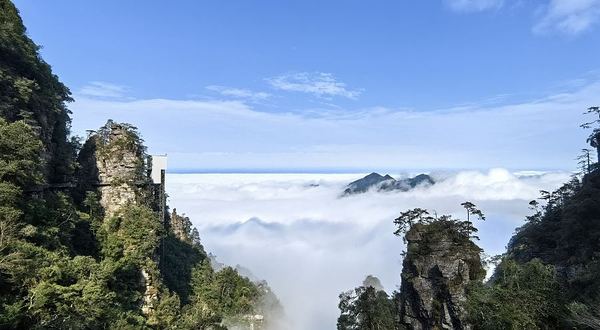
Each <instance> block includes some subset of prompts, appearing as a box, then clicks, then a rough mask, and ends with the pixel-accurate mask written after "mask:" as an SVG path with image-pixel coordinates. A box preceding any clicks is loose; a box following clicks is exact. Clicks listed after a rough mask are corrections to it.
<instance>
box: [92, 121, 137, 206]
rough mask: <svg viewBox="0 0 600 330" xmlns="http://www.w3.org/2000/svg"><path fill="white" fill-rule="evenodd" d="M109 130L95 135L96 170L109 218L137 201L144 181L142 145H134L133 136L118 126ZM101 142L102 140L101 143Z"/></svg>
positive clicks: (102, 200)
mask: <svg viewBox="0 0 600 330" xmlns="http://www.w3.org/2000/svg"><path fill="white" fill-rule="evenodd" d="M107 125H109V127H108V131H106V132H103V133H104V134H99V135H97V136H95V137H94V138H95V139H96V146H97V147H96V154H95V159H96V167H97V169H98V184H99V185H100V187H99V190H100V193H101V199H100V203H101V204H102V206H103V207H104V211H105V213H106V215H112V214H114V212H115V211H117V210H118V209H119V208H121V207H122V206H124V205H126V204H128V203H133V202H135V201H136V196H137V186H136V185H137V184H138V183H140V181H141V180H142V178H143V176H144V173H143V162H144V160H143V159H142V157H141V146H139V145H137V144H136V143H131V142H132V141H130V140H131V139H132V133H131V132H129V131H128V130H127V129H126V128H125V127H123V126H122V125H119V124H114V123H109V124H107ZM98 140H100V141H98Z"/></svg>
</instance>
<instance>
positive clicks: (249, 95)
mask: <svg viewBox="0 0 600 330" xmlns="http://www.w3.org/2000/svg"><path fill="white" fill-rule="evenodd" d="M206 89H207V90H209V91H213V92H217V93H219V94H221V95H223V96H229V97H234V98H238V99H248V100H250V101H253V102H257V101H264V100H266V99H268V98H269V97H271V96H272V95H271V94H269V93H265V92H253V91H251V90H247V89H239V88H231V87H225V86H217V85H210V86H206Z"/></svg>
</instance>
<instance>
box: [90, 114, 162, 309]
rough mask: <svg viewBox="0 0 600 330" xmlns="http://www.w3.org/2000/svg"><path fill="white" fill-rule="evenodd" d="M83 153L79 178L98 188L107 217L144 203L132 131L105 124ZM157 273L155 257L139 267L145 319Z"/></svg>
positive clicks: (141, 152)
mask: <svg viewBox="0 0 600 330" xmlns="http://www.w3.org/2000/svg"><path fill="white" fill-rule="evenodd" d="M84 149H85V150H86V151H85V152H84V156H85V157H84V158H83V159H80V161H81V163H82V165H83V166H82V167H83V168H82V169H81V170H80V177H81V178H83V179H84V180H85V181H84V182H87V181H91V182H92V186H96V187H97V188H98V191H99V192H100V204H101V205H102V207H103V209H104V214H105V215H106V216H107V217H111V216H120V214H119V212H120V211H122V210H123V207H127V205H135V204H139V203H138V202H139V201H141V200H144V199H147V196H146V195H147V194H149V192H150V191H151V189H150V188H151V186H150V185H149V182H150V181H149V178H148V175H147V173H146V164H145V149H144V146H143V145H142V140H141V139H140V137H139V135H138V134H137V133H136V131H135V128H134V127H132V126H129V125H127V124H117V123H114V122H112V121H109V122H108V123H107V124H106V125H105V126H104V127H102V128H100V130H98V132H96V134H95V135H93V136H91V137H90V138H89V139H88V141H86V145H84ZM145 202H148V201H147V200H146V201H145ZM127 248H135V247H127ZM157 269H158V257H157V255H156V253H154V254H153V255H151V256H148V260H146V262H145V264H143V265H141V267H140V282H141V283H142V285H143V286H144V292H143V293H142V299H141V301H140V305H141V309H142V312H143V313H144V314H145V315H149V314H151V312H152V310H153V309H154V305H155V302H156V301H157V300H158V288H157V285H158V281H157V278H156V277H157V275H156V274H157Z"/></svg>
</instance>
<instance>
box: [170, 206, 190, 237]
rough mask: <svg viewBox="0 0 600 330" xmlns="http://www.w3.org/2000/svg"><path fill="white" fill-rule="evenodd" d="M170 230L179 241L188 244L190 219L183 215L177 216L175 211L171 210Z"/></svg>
mask: <svg viewBox="0 0 600 330" xmlns="http://www.w3.org/2000/svg"><path fill="white" fill-rule="evenodd" d="M170 226H171V230H173V234H175V236H177V237H178V238H179V239H180V240H181V241H183V242H188V241H189V240H190V237H188V233H189V232H190V229H191V227H192V222H191V221H190V219H189V218H188V217H186V216H183V215H178V214H177V209H173V212H172V213H171V221H170Z"/></svg>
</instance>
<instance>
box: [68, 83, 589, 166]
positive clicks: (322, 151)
mask: <svg viewBox="0 0 600 330" xmlns="http://www.w3.org/2000/svg"><path fill="white" fill-rule="evenodd" d="M599 93H600V83H591V84H588V85H586V86H584V87H581V88H579V89H578V90H576V91H573V92H570V93H562V94H559V95H549V96H548V97H547V98H544V99H540V100H536V101H531V102H526V103H520V104H511V105H504V106H489V105H488V106H476V107H468V108H464V107H462V108H454V109H446V110H438V111H422V112H419V111H406V110H393V109H388V108H370V109H361V110H355V111H342V112H340V111H329V112H322V113H320V112H318V111H317V112H310V111H294V112H277V113H274V112H262V111H259V110H258V109H255V108H254V107H251V106H249V105H248V104H246V103H244V102H242V101H215V100H213V101H192V100H188V101H182V100H165V99H150V100H135V101H124V100H98V99H91V98H85V97H82V96H81V97H79V96H77V95H76V99H77V102H75V103H73V104H71V105H70V108H71V109H72V111H73V132H74V133H75V134H80V135H85V130H86V129H95V128H98V127H100V126H102V125H103V124H104V123H105V122H106V119H108V118H112V119H114V120H116V121H120V122H129V123H132V124H134V125H135V126H137V127H139V129H140V131H141V132H142V134H143V135H144V139H145V141H146V144H147V145H148V147H149V150H150V151H151V152H153V153H168V154H169V164H170V166H171V168H170V169H171V170H189V169H195V170H198V169H199V170H204V171H206V170H219V171H227V170H237V171H244V170H254V171H255V170H266V169H268V170H277V171H282V170H290V169H293V170H300V171H310V170H313V171H314V170H329V171H331V170H335V171H339V170H344V171H348V170H357V169H359V170H361V171H362V170H364V171H369V170H379V169H388V170H401V169H461V168H471V169H477V168H491V167H496V166H500V167H505V168H511V169H515V170H517V169H565V170H566V169H572V168H574V167H575V161H574V160H573V158H575V156H576V155H577V150H580V149H581V148H583V147H585V146H586V143H585V139H586V137H587V135H588V134H589V132H587V131H585V130H583V129H581V128H579V125H580V124H581V123H582V122H585V121H586V118H585V116H583V115H582V112H583V111H585V109H587V108H588V107H590V106H592V105H595V104H596V102H597V100H598V99H597V96H598V94H599Z"/></svg>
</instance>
